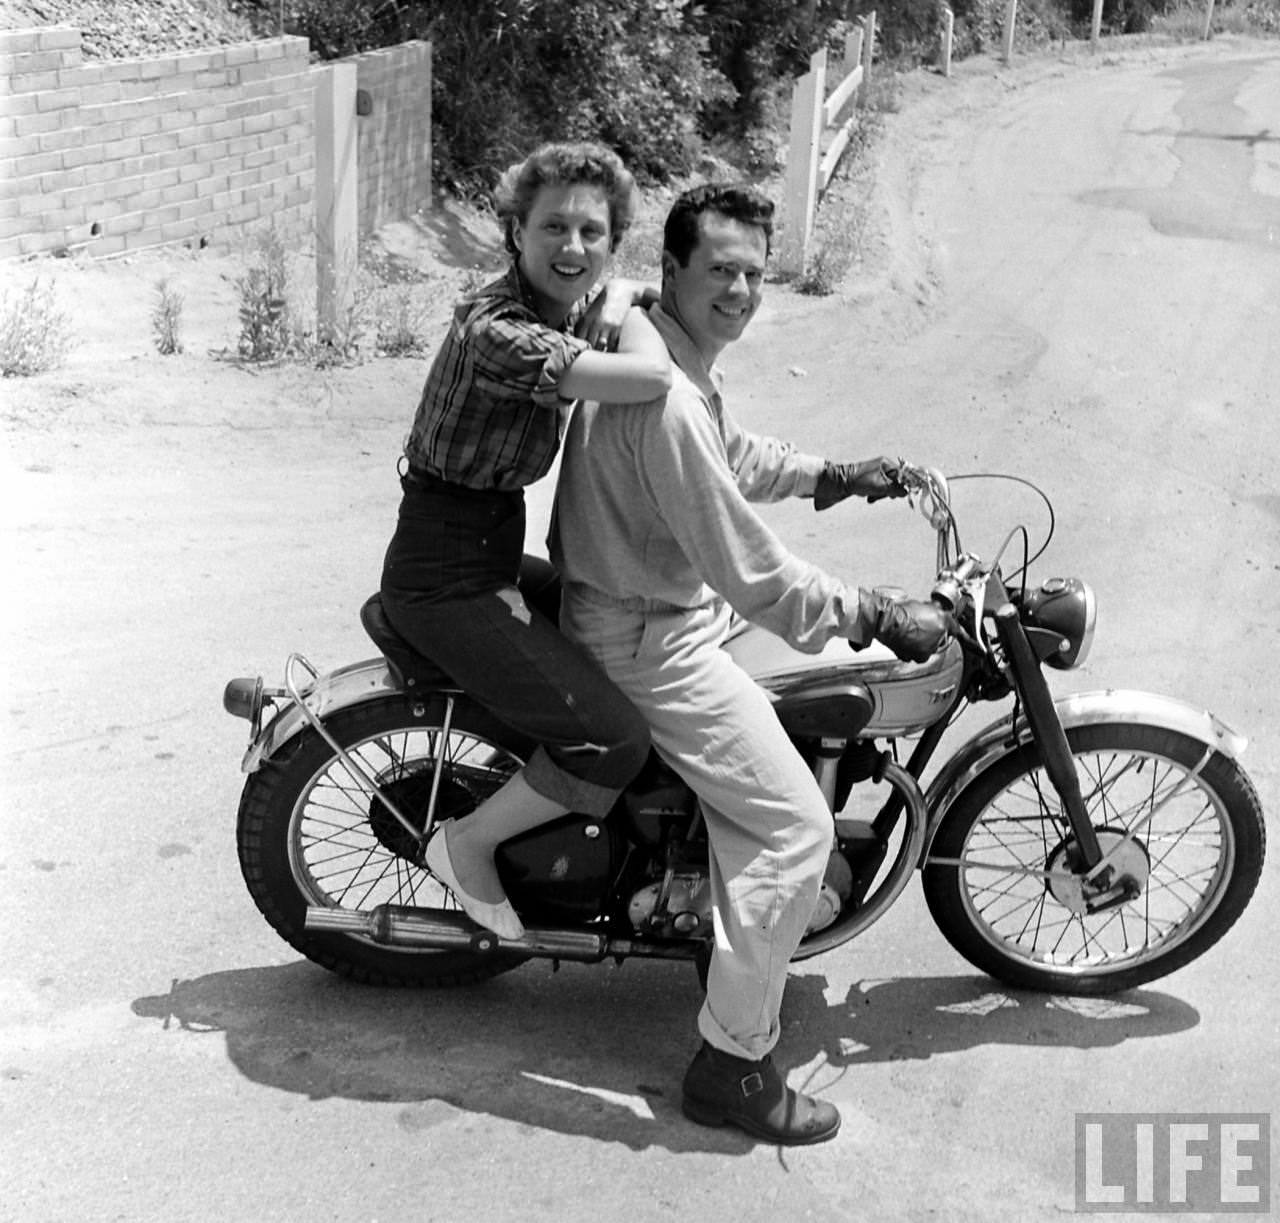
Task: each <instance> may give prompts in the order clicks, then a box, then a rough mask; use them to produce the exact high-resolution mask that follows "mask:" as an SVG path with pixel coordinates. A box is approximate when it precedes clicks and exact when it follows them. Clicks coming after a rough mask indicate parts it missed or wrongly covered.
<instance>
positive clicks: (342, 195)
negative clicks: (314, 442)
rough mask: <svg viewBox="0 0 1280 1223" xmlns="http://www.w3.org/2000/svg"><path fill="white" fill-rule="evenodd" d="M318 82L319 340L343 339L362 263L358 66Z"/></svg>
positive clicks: (336, 67) (338, 68) (335, 67)
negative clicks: (357, 146)
mask: <svg viewBox="0 0 1280 1223" xmlns="http://www.w3.org/2000/svg"><path fill="white" fill-rule="evenodd" d="M318 76H319V80H318V81H317V82H316V338H317V339H318V340H320V342H321V343H324V342H332V341H334V340H335V339H341V337H342V335H343V330H344V324H345V322H346V320H347V318H348V317H349V311H350V309H351V304H352V302H353V300H354V297H355V288H356V271H357V263H358V259H359V239H358V230H357V227H358V221H359V215H358V214H359V210H358V206H357V195H356V187H357V177H356V169H357V166H356V66H355V64H331V65H328V66H326V67H324V68H321V69H319V70H318Z"/></svg>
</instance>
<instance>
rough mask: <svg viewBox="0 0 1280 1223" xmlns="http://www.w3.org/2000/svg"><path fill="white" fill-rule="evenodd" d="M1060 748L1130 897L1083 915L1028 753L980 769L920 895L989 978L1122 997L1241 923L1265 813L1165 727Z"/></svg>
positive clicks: (1101, 730) (1055, 808) (956, 806)
mask: <svg viewBox="0 0 1280 1223" xmlns="http://www.w3.org/2000/svg"><path fill="white" fill-rule="evenodd" d="M1067 741H1068V743H1069V745H1070V747H1071V752H1072V755H1073V756H1074V758H1075V761H1076V769H1077V773H1078V774H1079V776H1080V782H1081V790H1082V792H1083V793H1084V796H1085V803H1086V806H1087V807H1088V809H1089V813H1090V820H1091V822H1092V824H1093V826H1094V828H1095V829H1096V830H1097V831H1098V833H1099V841H1100V843H1101V844H1102V847H1103V850H1104V852H1105V851H1106V850H1107V849H1108V848H1112V847H1116V846H1119V847H1120V849H1118V850H1117V853H1118V854H1119V855H1121V858H1122V862H1123V865H1124V866H1125V867H1127V868H1128V870H1129V872H1130V873H1131V874H1132V875H1133V876H1134V877H1135V879H1137V880H1138V881H1139V883H1140V885H1141V891H1140V894H1139V895H1138V896H1137V897H1136V898H1134V899H1132V900H1128V901H1125V902H1124V903H1122V904H1119V905H1118V906H1117V907H1114V908H1110V909H1105V910H1103V911H1101V912H1097V913H1092V914H1090V913H1087V912H1083V911H1081V909H1082V906H1081V905H1080V904H1079V900H1078V896H1077V884H1076V883H1075V880H1076V878H1078V876H1076V875H1075V874H1074V873H1073V871H1072V854H1073V852H1074V850H1073V847H1074V840H1073V838H1072V837H1071V834H1070V830H1069V828H1068V827H1067V824H1066V820H1065V816H1063V815H1061V814H1060V806H1061V804H1060V801H1059V799H1058V796H1057V793H1056V791H1055V790H1054V789H1053V786H1052V784H1051V783H1050V782H1049V780H1048V778H1047V776H1046V775H1045V772H1044V769H1043V768H1042V767H1041V765H1040V761H1039V754H1038V751H1037V749H1036V747H1035V746H1034V745H1033V744H1027V745H1025V746H1023V747H1020V748H1017V749H1015V750H1013V751H1011V752H1009V754H1008V755H1005V756H1002V757H1000V758H999V759H998V760H996V761H995V762H994V763H992V764H990V765H988V766H987V767H986V768H985V769H983V771H982V772H981V773H979V774H978V775H977V776H976V777H975V778H974V779H973V780H972V781H971V782H970V783H969V784H968V785H967V786H966V787H965V789H964V790H963V791H962V792H961V793H960V794H959V795H958V796H957V798H956V799H955V801H954V802H953V804H952V805H951V808H950V810H949V811H948V812H947V813H946V815H945V816H944V817H943V820H942V823H941V825H940V826H939V828H938V831H937V834H936V835H935V837H934V839H933V844H932V845H931V846H930V848H929V854H928V859H927V860H926V863H925V869H924V878H923V883H924V891H925V898H926V899H927V901H928V904H929V911H930V913H931V914H932V915H933V919H934V921H935V922H936V923H937V925H938V928H939V929H940V930H941V931H942V933H943V935H944V936H945V937H946V939H947V941H948V942H949V943H950V944H951V945H952V946H953V947H954V948H955V949H956V950H957V951H958V952H959V953H960V954H961V955H962V956H964V957H965V959H966V960H968V961H969V962H970V963H971V964H973V965H974V966H975V967H977V968H980V969H981V970H982V971H983V972H986V973H989V974H990V975H991V976H993V977H995V978H997V979H998V980H1001V981H1004V982H1007V983H1008V984H1010V985H1014V986H1018V987H1021V988H1026V989H1039V990H1049V991H1052V992H1055V993H1066V994H1111V993H1118V992H1119V991H1121V990H1126V989H1132V988H1134V987H1135V986H1139V985H1143V984H1145V983H1146V982H1148V981H1153V980H1155V979H1156V978H1158V977H1163V976H1165V975H1166V974H1167V973H1171V972H1173V971H1174V970H1175V969H1177V968H1181V967H1182V966H1183V965H1185V964H1189V963H1190V962H1191V961H1192V960H1194V959H1196V957H1197V956H1200V955H1203V954H1204V953H1205V952H1206V951H1207V950H1208V949H1209V948H1210V947H1212V946H1213V944H1214V943H1216V942H1217V941H1218V940H1219V939H1220V938H1221V937H1222V936H1223V935H1224V934H1225V933H1226V932H1227V931H1228V930H1229V929H1230V928H1231V926H1232V925H1233V924H1234V923H1235V921H1236V919H1237V918H1238V917H1239V916H1240V914H1241V913H1242V912H1243V911H1244V908H1245V905H1247V904H1248V902H1249V898H1250V897H1251V896H1252V895H1253V892H1254V889H1255V888H1256V887H1257V884H1258V879H1259V876H1260V875H1261V873H1262V862H1263V857H1264V854H1265V850H1266V829H1265V827H1264V825H1263V820H1262V808H1261V805H1260V803H1259V801H1258V796H1257V793H1256V792H1255V791H1254V788H1253V785H1252V783H1251V782H1250V781H1249V779H1248V777H1247V776H1246V775H1245V774H1244V772H1243V771H1242V770H1241V768H1240V767H1239V765H1237V764H1236V763H1235V761H1234V760H1232V759H1230V758H1229V757H1227V756H1224V755H1223V754H1222V753H1220V752H1213V753H1212V754H1211V755H1210V756H1209V758H1208V759H1207V760H1205V751H1206V748H1205V745H1204V744H1203V743H1201V742H1200V741H1198V740H1196V739H1192V738H1189V737H1188V736H1186V735H1181V734H1178V733H1176V732H1174V731H1171V730H1166V729H1164V728H1163V727H1158V726H1150V725H1142V724H1137V725H1135V724H1129V723H1104V724H1098V725H1091V726H1080V727H1075V728H1073V729H1071V730H1069V731H1068V732H1067ZM1201 766H1203V767H1201ZM1197 770H1198V771H1197ZM1148 821H1149V822H1148ZM1130 834H1132V837H1131V839H1129V840H1128V841H1127V842H1126V838H1127V837H1129V836H1130Z"/></svg>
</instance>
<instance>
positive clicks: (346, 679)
mask: <svg viewBox="0 0 1280 1223" xmlns="http://www.w3.org/2000/svg"><path fill="white" fill-rule="evenodd" d="M401 691H402V689H401V688H400V687H398V686H397V684H396V682H395V680H394V679H393V678H392V676H391V670H390V668H389V667H388V666H387V660H386V659H385V658H369V659H366V660H365V661H364V662H355V663H351V664H350V665H349V666H346V667H339V668H338V669H337V670H336V671H330V672H329V673H328V674H327V675H321V676H320V677H319V678H318V679H317V680H316V682H315V684H314V685H313V686H312V687H311V688H310V689H309V690H308V691H307V693H306V701H307V705H308V707H309V708H310V709H311V712H312V713H313V714H315V715H316V717H318V718H326V717H328V716H329V715H330V714H332V713H336V712H337V711H338V710H339V709H346V708H347V707H348V706H350V705H358V704H360V703H361V702H362V701H371V700H377V699H378V698H380V697H384V696H395V695H396V694H397V693H400V692H401ZM307 725H308V719H307V715H306V714H305V713H303V711H302V709H301V708H300V707H299V706H298V705H297V703H296V702H294V701H292V700H290V701H289V702H288V704H286V705H284V706H282V707H281V709H280V710H279V712H277V713H276V715H275V717H273V718H272V719H271V720H270V721H269V722H268V723H267V724H266V725H265V726H264V727H263V728H262V730H261V731H260V732H259V734H258V737H257V738H256V739H254V740H252V741H251V742H250V744H249V749H248V751H246V752H245V754H244V759H243V760H242V761H241V762H240V771H241V772H242V773H255V772H257V770H258V769H259V767H261V765H262V762H263V761H264V760H270V759H271V758H272V757H273V756H274V755H275V754H276V753H277V752H278V751H279V750H280V749H281V748H282V747H283V746H284V745H285V744H286V743H288V742H289V740H290V739H292V738H294V737H295V736H296V735H298V734H299V733H300V732H301V731H302V730H303V729H304V728H305V727H306V726H307Z"/></svg>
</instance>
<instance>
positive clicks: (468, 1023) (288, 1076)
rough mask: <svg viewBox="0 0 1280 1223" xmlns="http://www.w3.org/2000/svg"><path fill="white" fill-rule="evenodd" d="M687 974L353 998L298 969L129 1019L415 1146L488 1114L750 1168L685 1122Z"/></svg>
mask: <svg viewBox="0 0 1280 1223" xmlns="http://www.w3.org/2000/svg"><path fill="white" fill-rule="evenodd" d="M700 1005H701V994H700V992H699V990H698V986H697V979H696V976H695V973H694V969H693V967H692V965H680V966H675V965H670V964H659V963H653V962H650V963H628V964H627V966H626V968H625V969H617V968H614V967H601V966H590V967H586V966H580V965H566V966H564V968H563V969H561V971H559V972H557V973H554V974H553V973H552V972H551V970H550V968H549V967H548V966H546V965H539V964H537V963H532V964H528V965H525V966H523V967H522V968H521V969H520V970H519V971H517V972H514V973H510V974H507V975H504V976H501V977H498V978H496V979H494V980H492V981H489V982H486V983H485V984H483V985H478V986H469V987H464V988H459V989H440V990H432V989H424V990H397V989H382V988H375V987H371V986H361V985H355V984H352V983H350V982H348V981H345V980H343V979H342V978H339V977H335V976H333V975H331V974H329V973H326V972H324V971H322V970H321V969H318V968H316V967H314V966H313V965H311V964H308V963H307V962H306V961H299V962H296V963H293V964H289V965H283V966H280V967H264V968H246V969H234V970H229V971H226V972H216V973H210V974H209V975H207V976H203V977H197V978H195V979H193V980H175V981H174V982H173V984H172V986H171V988H170V989H169V991H168V992H167V993H165V994H161V995H157V996H152V997H143V998H138V999H137V1000H135V1001H134V1003H133V1011H134V1013H135V1014H137V1015H140V1016H143V1017H146V1018H151V1019H158V1020H161V1021H162V1023H163V1026H164V1028H165V1029H167V1030H169V1031H172V1032H174V1033H175V1034H179V1033H180V1034H207V1035H208V1036H209V1037H210V1038H216V1037H217V1036H218V1035H219V1034H220V1035H221V1036H222V1037H223V1038H224V1039H225V1042H226V1051H227V1056H228V1057H229V1058H230V1060H231V1062H232V1064H233V1065H234V1066H235V1067H236V1069H237V1070H239V1071H240V1073H241V1074H243V1075H244V1076H245V1077H246V1078H248V1079H250V1080H251V1081H252V1082H254V1083H258V1084H261V1085H263V1086H267V1087H273V1088H276V1089H278V1090H280V1091H285V1092H290V1093H293V1094H297V1095H302V1096H306V1097H308V1098H310V1099H311V1100H317V1101H318V1100H325V1099H331V1098H334V1097H338V1098H342V1099H347V1100H360V1101H367V1102H371V1103H384V1104H388V1105H398V1106H400V1107H399V1112H398V1114H397V1122H398V1124H399V1125H400V1126H401V1127H402V1128H403V1129H405V1130H406V1131H411V1132H418V1131H422V1130H426V1129H430V1128H432V1127H434V1126H437V1125H441V1124H446V1123H449V1122H451V1121H456V1120H457V1119H458V1118H459V1117H460V1116H463V1115H466V1114H490V1115H492V1116H495V1117H501V1118H505V1119H508V1120H511V1121H516V1122H519V1123H521V1124H524V1125H530V1126H535V1127H538V1128H542V1129H547V1130H551V1131H555V1132H559V1133H563V1134H569V1135H575V1136H581V1137H586V1138H594V1139H599V1140H602V1141H606V1142H619V1143H625V1144H626V1145H627V1146H629V1147H631V1148H632V1149H634V1150H644V1149H646V1148H649V1147H652V1146H655V1145H661V1146H663V1147H666V1148H667V1149H670V1150H672V1151H677V1152H678V1151H713V1152H721V1153H735V1152H738V1153H741V1152H745V1151H746V1150H747V1149H749V1148H748V1144H746V1143H745V1142H743V1141H739V1138H738V1137H735V1136H734V1134H733V1132H732V1131H729V1130H708V1129H703V1128H701V1127H698V1126H694V1125H692V1124H690V1123H688V1122H686V1121H684V1119H683V1118H682V1117H680V1115H679V1112H680V1080H681V1077H682V1075H683V1073H684V1068H685V1065H686V1064H687V1062H688V1060H689V1058H690V1057H691V1056H692V1054H693V1051H694V1049H695V1048H696V1045H697V1035H696V1033H695V1019H696V1015H697V1010H698V1007H699V1006H700Z"/></svg>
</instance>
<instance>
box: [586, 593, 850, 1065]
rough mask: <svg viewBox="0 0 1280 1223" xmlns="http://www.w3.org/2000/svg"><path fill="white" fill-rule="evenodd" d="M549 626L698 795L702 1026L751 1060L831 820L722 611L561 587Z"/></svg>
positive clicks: (773, 1032)
mask: <svg viewBox="0 0 1280 1223" xmlns="http://www.w3.org/2000/svg"><path fill="white" fill-rule="evenodd" d="M561 628H562V630H563V631H564V632H565V633H566V635H568V636H569V637H570V638H571V639H573V640H575V641H577V642H578V643H579V644H580V645H581V646H582V647H583V648H585V649H586V650H587V651H588V652H589V653H590V654H591V655H593V656H594V657H595V659H596V660H597V661H598V662H599V663H600V664H601V665H602V666H603V667H604V669H605V671H607V672H608V674H609V676H610V678H612V679H613V681H614V683H616V684H617V685H618V686H619V687H620V688H621V689H622V691H623V692H624V693H625V694H626V695H627V696H628V697H630V699H631V700H632V702H633V703H634V704H635V706H636V707H637V709H639V711H640V712H641V714H643V715H644V718H645V719H646V721H647V722H648V723H649V726H650V729H651V732H652V736H653V743H654V746H655V747H656V748H657V749H658V752H659V754H660V755H661V756H662V758H663V759H664V760H665V761H666V762H667V763H668V764H669V765H670V766H671V767H672V768H673V769H675V771H676V772H677V773H679V774H680V776H681V777H683V778H684V780H685V781H686V782H687V783H688V785H689V786H690V787H691V788H692V789H693V791H694V792H695V793H696V794H697V796H698V798H699V799H700V800H701V803H702V809H703V813H704V815H705V817H706V821H707V829H708V834H709V840H710V844H711V855H710V857H711V888H712V899H713V904H714V913H713V917H714V924H715V951H714V954H713V955H712V959H711V968H710V972H709V974H708V977H707V999H706V1003H705V1005H704V1006H703V1008H702V1012H701V1014H700V1015H699V1016H698V1028H699V1030H700V1031H701V1033H702V1035H703V1037H704V1038H705V1039H706V1040H707V1041H709V1042H710V1043H711V1044H712V1045H714V1046H715V1047H716V1048H718V1049H721V1050H723V1051H724V1052H726V1053H731V1054H733V1055H735V1056H737V1057H743V1058H750V1059H752V1060H757V1059H759V1058H761V1057H763V1056H764V1055H765V1054H766V1053H768V1052H769V1050H771V1049H772V1048H773V1046H774V1045H775V1044H776V1043H777V1040H778V1033H779V1020H778V1015H779V1011H780V1009H781V1006H782V992H783V989H784V988H785V986H786V980H787V964H788V961H789V960H790V959H791V956H792V953H793V952H794V951H795V949H796V947H797V945H798V944H799V942H800V939H801V938H802V937H803V935H804V932H805V929H806V927H807V926H808V923H809V920H810V918H811V917H812V915H813V910H814V905H815V903H816V902H817V898H818V888H819V885H820V884H821V882H822V876H823V872H824V870H825V869H826V864H827V857H828V854H829V853H830V851H831V842H832V834H833V828H832V818H831V812H830V811H829V810H828V808H827V805H826V802H825V800H824V799H823V797H822V792H821V791H820V790H819V789H818V785H817V782H816V781H815V780H814V777H813V774H812V773H811V772H810V771H809V769H808V767H807V766H806V765H805V763H804V761H803V760H802V759H801V758H800V756H799V754H798V753H797V752H796V749H795V747H794V746H793V745H792V743H791V741H790V740H789V739H788V738H787V736H786V734H785V732H784V731H783V729H782V726H781V725H780V724H779V722H778V719H777V716H776V714H775V713H774V712H773V709H772V707H771V706H770V704H769V699H768V698H767V697H766V696H765V694H764V693H763V692H762V691H761V690H760V689H759V688H758V687H757V686H756V684H755V683H754V682H752V680H751V679H750V677H749V676H748V675H747V674H746V673H745V672H744V671H743V670H742V669H741V668H740V667H738V665H737V664H736V663H735V662H734V661H733V660H732V659H731V658H730V657H729V656H728V654H726V653H725V652H724V650H722V649H721V648H720V647H721V646H722V644H723V643H724V640H725V636H726V633H727V632H728V628H729V609H728V607H727V606H725V605H724V604H722V603H715V604H709V605H707V606H705V607H702V608H698V609H695V610H693V611H669V610H662V611H647V610H643V611H637V610H631V609H630V608H628V607H622V606H618V605H617V604H614V603H610V602H609V601H608V599H607V596H602V595H597V594H596V593H595V592H594V591H590V590H584V589H583V588H581V587H574V586H570V587H569V588H568V589H566V591H565V595H564V602H563V605H562V608H561Z"/></svg>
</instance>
